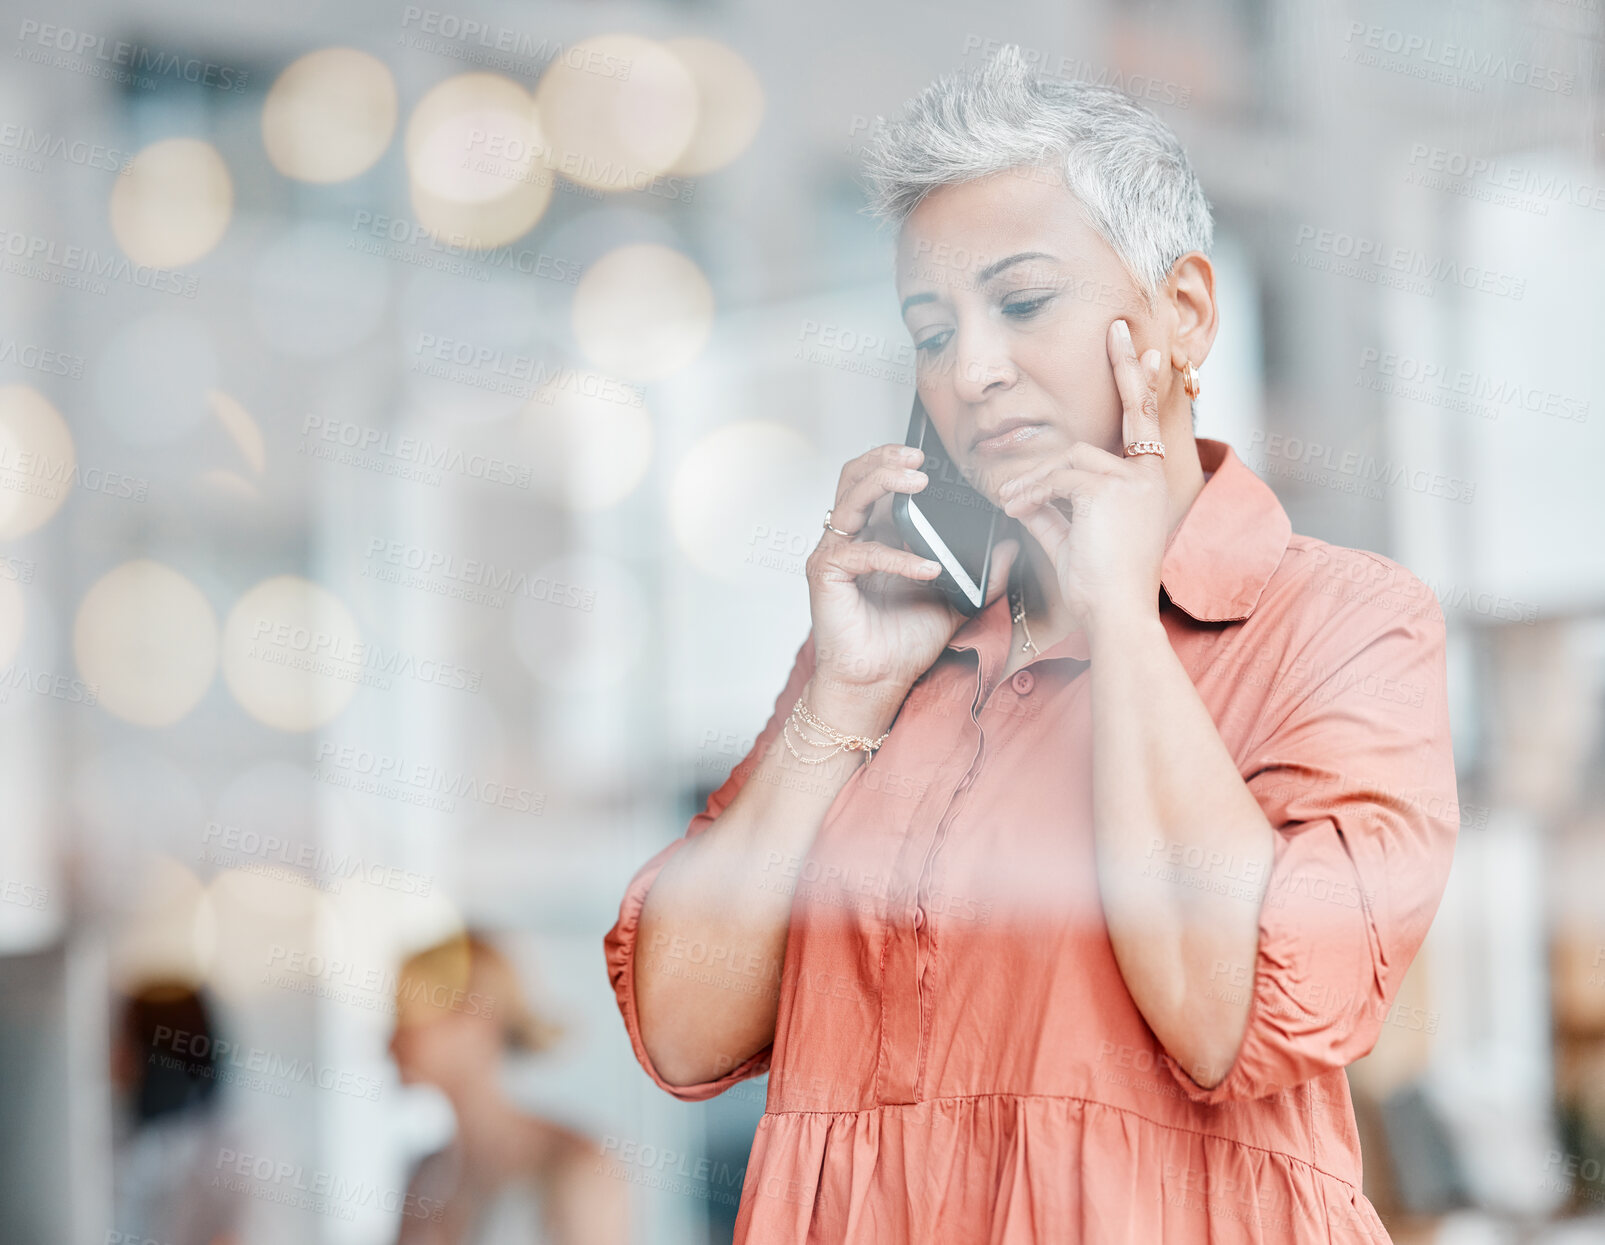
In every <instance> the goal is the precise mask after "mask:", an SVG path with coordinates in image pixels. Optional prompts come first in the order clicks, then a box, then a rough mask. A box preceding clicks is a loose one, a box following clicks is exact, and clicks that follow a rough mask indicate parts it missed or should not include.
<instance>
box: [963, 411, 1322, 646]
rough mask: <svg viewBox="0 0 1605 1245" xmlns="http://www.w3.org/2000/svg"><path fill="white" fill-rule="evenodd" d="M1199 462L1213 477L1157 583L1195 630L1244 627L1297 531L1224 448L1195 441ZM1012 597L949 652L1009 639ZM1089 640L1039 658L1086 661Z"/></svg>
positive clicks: (1178, 532) (1077, 638) (1076, 638)
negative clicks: (1205, 626) (1239, 624)
mask: <svg viewBox="0 0 1605 1245" xmlns="http://www.w3.org/2000/svg"><path fill="white" fill-rule="evenodd" d="M1197 445H1198V461H1199V465H1200V466H1201V467H1202V468H1203V469H1204V470H1205V471H1211V472H1213V473H1214V474H1213V475H1211V476H1210V477H1209V478H1208V479H1207V480H1205V481H1204V486H1203V488H1201V489H1200V490H1199V491H1198V496H1197V497H1195V498H1193V504H1192V505H1191V506H1189V507H1188V508H1187V513H1186V514H1185V515H1183V516H1182V520H1181V522H1180V523H1178V524H1177V525H1176V527H1175V529H1174V530H1173V531H1172V532H1171V534H1170V537H1169V539H1168V540H1167V541H1166V542H1165V553H1164V559H1163V561H1162V562H1161V563H1160V568H1159V582H1160V586H1161V587H1162V588H1163V589H1164V593H1165V597H1166V598H1167V599H1168V600H1169V601H1170V602H1171V604H1173V605H1175V606H1176V607H1177V608H1178V609H1180V610H1181V611H1182V612H1183V613H1185V614H1187V615H1188V616H1189V617H1190V618H1193V619H1196V620H1197V621H1198V622H1211V623H1213V622H1241V621H1242V620H1243V619H1246V618H1247V617H1249V615H1251V614H1252V613H1253V612H1254V607H1255V606H1256V605H1257V604H1258V603H1259V599H1260V595H1261V594H1262V593H1263V592H1264V591H1265V585H1266V584H1267V583H1269V582H1270V578H1271V575H1272V574H1273V573H1274V572H1275V570H1276V568H1277V566H1278V565H1279V564H1280V563H1281V561H1282V554H1283V553H1285V552H1286V550H1287V542H1288V539H1289V537H1291V536H1292V534H1293V525H1292V523H1291V521H1290V520H1289V519H1288V517H1287V512H1286V511H1285V510H1284V509H1283V508H1282V503H1281V502H1280V501H1278V500H1277V497H1276V494H1275V493H1274V492H1272V491H1271V487H1270V485H1268V484H1266V483H1265V482H1264V481H1263V480H1261V479H1260V478H1259V477H1258V476H1257V475H1255V474H1254V473H1253V472H1252V471H1251V470H1249V468H1248V467H1247V465H1246V464H1244V462H1243V461H1242V459H1240V458H1238V457H1237V454H1236V453H1235V452H1234V451H1233V449H1232V447H1231V446H1230V445H1228V444H1227V443H1226V442H1224V441H1216V440H1212V439H1211V438H1208V437H1199V438H1197ZM1012 635H1013V620H1012V619H1011V617H1010V614H1009V602H1008V596H1007V594H1004V595H1001V596H999V597H998V598H997V600H995V601H993V602H992V604H991V605H989V606H987V607H986V608H985V609H983V610H981V612H980V613H978V614H976V615H974V616H973V617H971V618H969V619H966V620H965V622H964V623H963V624H962V625H961V626H960V627H959V629H958V630H957V631H956V632H954V634H953V638H952V640H950V641H949V642H948V648H950V649H968V648H976V649H982V650H983V651H987V650H990V649H992V648H993V647H995V646H998V645H1000V644H1001V645H1004V646H1006V645H1007V644H1008V643H1009V642H1010V641H1011V639H1012ZM1088 656H1089V653H1088V650H1087V639H1086V633H1085V632H1082V631H1074V632H1071V633H1070V634H1069V635H1067V636H1065V637H1064V638H1063V639H1062V640H1060V641H1059V642H1058V643H1057V644H1054V645H1052V646H1051V647H1049V648H1048V649H1047V650H1045V651H1044V652H1042V653H1041V654H1039V655H1038V660H1047V659H1049V658H1058V657H1069V658H1072V659H1074V660H1077V661H1086V660H1087V659H1088Z"/></svg>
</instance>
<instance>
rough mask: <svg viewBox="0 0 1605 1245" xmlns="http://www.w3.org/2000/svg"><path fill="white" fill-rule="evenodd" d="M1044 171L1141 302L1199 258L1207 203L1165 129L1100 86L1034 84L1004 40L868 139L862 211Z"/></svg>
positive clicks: (908, 208) (902, 212)
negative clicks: (1081, 214) (1108, 250)
mask: <svg viewBox="0 0 1605 1245" xmlns="http://www.w3.org/2000/svg"><path fill="white" fill-rule="evenodd" d="M1044 164H1048V165H1054V166H1056V167H1057V168H1059V169H1060V170H1061V171H1062V172H1063V174H1064V177H1065V181H1066V185H1067V187H1068V188H1069V190H1070V191H1071V192H1072V193H1073V194H1074V195H1075V196H1076V198H1077V199H1078V200H1080V202H1081V205H1082V207H1083V208H1084V209H1085V210H1086V213H1087V216H1088V219H1089V222H1090V223H1091V225H1092V227H1093V228H1094V229H1096V230H1097V232H1098V233H1099V234H1100V235H1102V237H1103V238H1104V240H1105V241H1107V242H1108V243H1109V245H1110V246H1111V247H1113V248H1114V251H1115V254H1116V255H1118V256H1119V257H1120V259H1121V261H1122V262H1123V263H1124V264H1125V265H1126V268H1127V270H1128V271H1129V272H1130V273H1131V275H1132V279H1133V280H1134V281H1135V282H1136V283H1137V284H1138V285H1139V286H1140V287H1141V288H1142V291H1143V293H1144V294H1145V295H1147V297H1148V300H1149V302H1150V303H1152V301H1153V299H1154V297H1155V296H1156V295H1157V293H1158V292H1159V288H1160V286H1162V285H1163V284H1164V283H1165V279H1166V278H1167V277H1168V276H1169V275H1170V270H1171V267H1172V266H1173V265H1174V264H1175V262H1176V260H1177V259H1179V258H1180V257H1181V256H1182V255H1184V254H1186V253H1187V252H1188V251H1202V252H1203V253H1204V254H1206V255H1207V254H1209V250H1210V247H1211V246H1212V245H1213V243H1214V233H1215V228H1214V222H1213V220H1212V218H1211V215H1210V208H1209V200H1207V199H1206V198H1205V197H1204V189H1203V187H1202V186H1200V185H1199V183H1198V178H1197V177H1196V176H1194V174H1193V169H1192V165H1191V164H1189V163H1188V160H1187V153H1186V151H1185V150H1183V148H1182V145H1181V143H1180V142H1179V141H1178V140H1177V138H1176V136H1175V134H1173V133H1172V132H1171V130H1170V127H1169V126H1167V125H1166V124H1165V123H1164V122H1163V121H1161V120H1160V119H1159V118H1158V117H1156V116H1154V114H1153V113H1151V112H1149V111H1148V110H1147V109H1146V108H1144V107H1142V106H1141V105H1140V104H1138V103H1136V102H1135V101H1133V100H1132V99H1130V98H1129V97H1128V96H1126V95H1123V94H1121V92H1119V91H1117V90H1114V89H1112V88H1110V87H1103V86H1095V85H1093V84H1091V83H1087V82H1072V81H1067V80H1064V79H1061V78H1048V77H1041V76H1039V75H1038V74H1037V73H1036V72H1035V71H1034V70H1033V69H1032V68H1031V66H1030V65H1029V64H1028V63H1027V62H1026V60H1025V57H1024V56H1023V55H1022V54H1021V51H1020V48H1019V45H1018V44H1013V43H1010V44H1005V45H1004V46H1003V47H1002V48H1000V49H999V50H998V52H997V53H996V55H994V56H993V57H992V59H991V60H989V61H988V62H987V63H986V64H984V65H982V66H980V67H979V68H976V69H969V70H962V71H960V72H958V73H952V74H946V75H944V76H943V77H941V78H938V79H937V80H936V81H935V82H933V83H932V84H931V85H930V86H928V87H926V88H925V89H924V90H923V91H921V92H920V93H919V95H917V96H915V97H914V99H912V100H911V101H909V103H908V106H907V109H906V115H905V116H904V117H903V119H902V120H899V121H894V122H892V123H890V124H888V125H886V126H884V127H882V128H881V129H880V130H879V131H877V132H876V133H875V135H874V136H873V137H872V138H871V140H870V143H869V145H868V149H867V151H866V153H865V172H866V175H867V177H868V180H869V189H870V208H871V210H872V211H873V212H874V213H875V215H877V216H879V217H880V218H882V219H883V220H888V221H890V222H892V223H893V224H896V225H901V224H902V223H903V222H904V221H905V220H906V219H907V218H908V215H909V213H911V212H912V211H913V210H914V209H915V207H916V206H918V204H919V203H920V201H921V200H922V199H924V198H925V196H926V195H928V194H930V192H931V191H933V190H936V189H937V188H938V187H941V186H949V185H954V184H957V183H960V182H967V181H974V180H975V179H976V178H980V177H986V176H989V175H991V174H994V173H1002V172H1006V171H1008V170H1010V169H1016V168H1020V167H1023V166H1028V165H1033V166H1034V165H1044Z"/></svg>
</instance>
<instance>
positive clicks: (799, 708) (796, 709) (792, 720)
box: [780, 696, 892, 765]
mask: <svg viewBox="0 0 1605 1245" xmlns="http://www.w3.org/2000/svg"><path fill="white" fill-rule="evenodd" d="M805 725H806V726H810V727H812V728H813V729H814V730H816V731H818V732H819V733H820V734H821V735H824V736H825V737H826V738H825V739H824V740H823V741H821V740H817V739H809V738H808V736H806V735H804V734H803V730H802V728H803V727H804V726H805ZM794 729H795V730H796V732H797V737H798V738H799V739H801V740H802V741H803V743H805V744H812V745H813V746H814V747H816V748H823V747H824V746H825V745H826V744H829V743H833V744H835V745H836V746H835V747H834V748H832V749H831V750H830V751H829V752H827V753H825V755H824V756H822V757H805V756H803V755H802V754H801V753H800V752H798V751H797V749H796V748H794V747H792V743H791V732H792V730H794ZM891 733H892V732H891V731H887V732H886V735H890V734H891ZM886 735H882V736H881V737H880V738H879V739H871V738H869V737H868V736H867V735H845V734H843V733H842V732H841V731H838V730H836V729H834V728H833V727H829V726H826V725H825V724H824V723H823V722H821V721H820V720H819V719H818V718H816V717H815V716H814V715H813V714H811V713H809V712H808V708H807V706H806V705H804V704H803V699H802V697H801V696H799V697H797V703H796V704H795V705H793V706H792V707H791V716H790V717H788V718H787V719H786V724H785V725H784V726H782V727H781V728H780V737H781V738H782V739H784V740H785V741H786V748H787V749H788V750H789V751H790V752H791V755H792V756H794V757H796V758H797V760H798V761H799V762H801V763H802V764H803V765H822V764H824V763H825V762H826V761H828V760H830V758H831V757H833V756H835V755H836V754H837V753H838V752H841V751H842V750H843V749H846V750H847V751H849V752H853V751H857V752H866V753H869V754H870V755H872V756H873V755H874V753H875V750H876V749H877V748H879V747H880V746H881V745H882V744H883V743H885V742H886Z"/></svg>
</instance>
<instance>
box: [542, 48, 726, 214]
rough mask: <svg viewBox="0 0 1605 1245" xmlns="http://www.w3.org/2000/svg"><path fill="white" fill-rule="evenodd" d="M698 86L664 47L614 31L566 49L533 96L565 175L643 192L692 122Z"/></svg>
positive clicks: (676, 152) (599, 186)
mask: <svg viewBox="0 0 1605 1245" xmlns="http://www.w3.org/2000/svg"><path fill="white" fill-rule="evenodd" d="M697 94H698V93H697V83H696V81H695V79H694V78H693V77H692V75H691V71H690V70H689V69H688V68H687V67H686V66H685V64H684V63H682V62H681V60H680V59H679V58H678V57H677V56H675V55H674V53H673V52H671V51H669V49H668V48H666V47H665V46H664V45H663V44H661V43H657V42H655V41H653V40H651V39H646V38H642V37H641V36H640V35H626V34H611V35H599V36H597V37H596V38H592V39H586V40H583V41H582V42H580V43H576V44H574V45H573V46H572V47H570V48H568V49H567V50H566V51H565V52H564V53H563V55H562V56H560V57H559V58H557V59H556V60H554V61H553V62H552V63H551V65H550V66H548V67H547V70H546V72H545V73H544V74H543V75H542V76H541V81H540V85H539V86H538V87H537V88H536V91H535V99H536V102H537V103H538V105H539V107H540V118H541V126H542V128H543V129H544V130H545V132H546V136H547V138H548V139H550V140H551V145H552V157H551V158H552V163H553V165H554V167H556V168H557V169H558V170H559V171H560V172H561V173H562V174H563V176H564V177H567V178H569V179H570V180H571V181H574V182H578V183H579V184H580V185H582V186H590V187H592V188H593V189H596V190H606V191H625V190H641V189H644V188H645V187H646V186H647V185H649V184H650V183H651V181H652V179H653V178H654V177H656V176H658V175H660V174H662V173H666V172H668V170H669V169H670V168H672V167H673V166H674V163H675V161H676V160H678V159H679V158H680V157H681V155H682V154H683V153H684V152H685V150H686V146H687V144H689V143H690V142H691V139H692V135H693V134H694V133H695V131H696V126H697Z"/></svg>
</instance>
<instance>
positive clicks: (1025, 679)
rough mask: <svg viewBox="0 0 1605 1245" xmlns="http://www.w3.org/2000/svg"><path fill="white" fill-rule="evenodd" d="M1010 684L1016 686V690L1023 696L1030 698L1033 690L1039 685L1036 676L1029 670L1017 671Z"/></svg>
mask: <svg viewBox="0 0 1605 1245" xmlns="http://www.w3.org/2000/svg"><path fill="white" fill-rule="evenodd" d="M1010 682H1011V683H1013V684H1014V690H1015V691H1016V692H1018V693H1019V694H1020V695H1021V696H1029V695H1030V694H1031V689H1032V688H1033V687H1035V686H1036V685H1037V680H1036V676H1035V675H1034V674H1032V673H1031V672H1030V671H1029V670H1016V671H1015V672H1014V678H1013V679H1011V680H1010Z"/></svg>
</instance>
